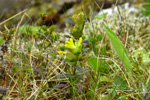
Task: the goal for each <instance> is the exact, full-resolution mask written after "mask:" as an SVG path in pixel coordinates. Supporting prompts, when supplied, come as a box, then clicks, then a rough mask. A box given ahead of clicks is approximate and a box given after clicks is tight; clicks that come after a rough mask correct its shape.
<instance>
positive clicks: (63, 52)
mask: <svg viewBox="0 0 150 100" xmlns="http://www.w3.org/2000/svg"><path fill="white" fill-rule="evenodd" d="M65 53H66V52H65V51H58V54H60V55H61V54H65Z"/></svg>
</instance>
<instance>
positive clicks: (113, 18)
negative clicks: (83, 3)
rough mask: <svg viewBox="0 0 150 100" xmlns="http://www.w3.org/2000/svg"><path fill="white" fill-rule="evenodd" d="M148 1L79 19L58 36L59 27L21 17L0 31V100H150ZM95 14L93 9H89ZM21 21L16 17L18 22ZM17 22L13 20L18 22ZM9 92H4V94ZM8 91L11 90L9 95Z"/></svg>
mask: <svg viewBox="0 0 150 100" xmlns="http://www.w3.org/2000/svg"><path fill="white" fill-rule="evenodd" d="M149 5H150V0H147V2H146V3H144V4H142V6H139V5H133V6H131V7H134V11H131V10H130V8H129V9H123V8H122V7H120V6H118V11H116V12H114V13H113V14H112V15H108V14H107V13H103V14H101V15H96V16H93V15H91V17H90V18H89V19H88V18H87V15H86V14H85V13H84V11H79V12H78V13H75V14H74V15H73V16H72V17H71V20H72V21H73V22H74V24H75V25H73V26H71V25H70V26H68V27H66V29H65V30H64V32H62V33H59V32H57V30H56V28H57V27H56V26H55V25H45V24H44V23H45V19H46V18H47V13H46V12H43V13H41V14H40V16H39V19H38V20H40V21H41V22H42V23H43V24H42V25H40V26H39V25H37V23H36V22H35V23H31V19H30V16H29V15H28V14H27V13H26V10H25V11H22V12H21V14H20V15H21V18H20V21H19V22H18V24H17V25H16V26H15V27H13V28H11V29H9V28H7V25H5V23H6V22H8V21H11V20H6V21H4V22H1V23H0V25H2V26H4V28H5V30H4V31H1V34H0V47H1V49H0V50H1V51H0V53H1V55H0V58H1V62H0V85H1V86H3V87H0V94H1V95H0V96H1V97H3V99H4V100H5V99H6V100H7V99H8V100H11V99H16V100H21V99H25V100H57V99H60V100H66V99H68V100H69V99H70V100H84V99H85V100H149V99H150V35H149V34H150V17H149V15H150V6H149ZM91 13H93V12H92V9H91ZM20 15H17V16H20ZM14 18H16V17H12V19H14ZM4 87H5V88H4ZM6 88H7V89H6Z"/></svg>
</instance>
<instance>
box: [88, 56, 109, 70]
mask: <svg viewBox="0 0 150 100" xmlns="http://www.w3.org/2000/svg"><path fill="white" fill-rule="evenodd" d="M88 64H89V65H90V66H91V68H92V69H93V70H94V71H95V72H97V71H98V68H100V71H101V72H108V71H109V67H108V66H107V65H106V64H105V62H103V61H102V60H100V59H98V58H96V57H91V58H90V59H89V61H88Z"/></svg>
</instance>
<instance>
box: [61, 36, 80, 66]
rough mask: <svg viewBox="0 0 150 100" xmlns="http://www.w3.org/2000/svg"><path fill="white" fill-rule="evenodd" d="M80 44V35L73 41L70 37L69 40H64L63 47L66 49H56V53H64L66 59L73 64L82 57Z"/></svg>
mask: <svg viewBox="0 0 150 100" xmlns="http://www.w3.org/2000/svg"><path fill="white" fill-rule="evenodd" d="M82 45H83V44H82V37H80V38H79V40H76V41H75V42H74V41H73V39H72V38H70V41H66V44H65V47H66V48H68V49H67V50H66V51H58V53H59V54H65V56H66V59H67V60H68V61H69V62H71V64H73V65H74V64H76V63H77V61H78V60H80V59H81V57H82V54H81V51H82Z"/></svg>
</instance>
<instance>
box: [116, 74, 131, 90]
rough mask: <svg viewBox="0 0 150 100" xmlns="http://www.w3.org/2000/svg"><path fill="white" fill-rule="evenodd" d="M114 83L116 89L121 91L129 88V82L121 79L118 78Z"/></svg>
mask: <svg viewBox="0 0 150 100" xmlns="http://www.w3.org/2000/svg"><path fill="white" fill-rule="evenodd" d="M113 83H114V85H115V88H116V89H120V90H125V89H127V86H128V85H127V82H126V81H125V80H123V79H122V78H120V77H118V78H117V79H116V80H115V81H114V82H113Z"/></svg>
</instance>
